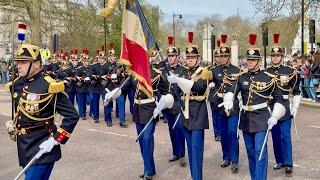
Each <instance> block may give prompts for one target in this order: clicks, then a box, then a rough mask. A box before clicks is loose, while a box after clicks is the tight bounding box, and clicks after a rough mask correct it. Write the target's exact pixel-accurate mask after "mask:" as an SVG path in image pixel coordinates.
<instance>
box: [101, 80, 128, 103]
mask: <svg viewBox="0 0 320 180" xmlns="http://www.w3.org/2000/svg"><path fill="white" fill-rule="evenodd" d="M129 79H130V75H128V77H127V78H126V79H125V80H124V81H123V82H122V84H121V85H120V86H119V89H117V90H116V92H115V93H114V94H117V92H118V91H119V90H120V89H121V88H122V87H123V86H124V85H125V84H126V83H127V82H128V81H129ZM111 99H112V97H110V98H108V100H107V101H106V102H105V103H104V106H107V105H108V104H109V102H110V101H111Z"/></svg>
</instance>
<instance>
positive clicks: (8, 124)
mask: <svg viewBox="0 0 320 180" xmlns="http://www.w3.org/2000/svg"><path fill="white" fill-rule="evenodd" d="M5 126H6V129H7V131H8V133H13V132H14V129H15V125H14V122H13V121H12V120H9V121H7V122H6V123H5Z"/></svg>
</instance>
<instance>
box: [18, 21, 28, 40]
mask: <svg viewBox="0 0 320 180" xmlns="http://www.w3.org/2000/svg"><path fill="white" fill-rule="evenodd" d="M26 29H27V25H26V24H24V23H19V24H18V39H19V40H20V41H24V40H25V37H26Z"/></svg>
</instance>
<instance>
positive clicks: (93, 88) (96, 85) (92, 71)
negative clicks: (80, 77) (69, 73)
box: [88, 63, 102, 94]
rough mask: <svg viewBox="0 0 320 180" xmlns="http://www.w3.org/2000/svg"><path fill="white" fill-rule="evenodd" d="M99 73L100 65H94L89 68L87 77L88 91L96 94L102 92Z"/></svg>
mask: <svg viewBox="0 0 320 180" xmlns="http://www.w3.org/2000/svg"><path fill="white" fill-rule="evenodd" d="M100 71H101V65H100V64H99V63H95V64H92V65H91V66H90V68H89V73H88V77H89V78H90V86H89V91H90V92H93V93H96V94H100V93H101V90H102V87H101V79H100Z"/></svg>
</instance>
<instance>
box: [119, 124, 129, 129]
mask: <svg viewBox="0 0 320 180" xmlns="http://www.w3.org/2000/svg"><path fill="white" fill-rule="evenodd" d="M119 126H120V127H121V128H127V127H128V124H126V123H119Z"/></svg>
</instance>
